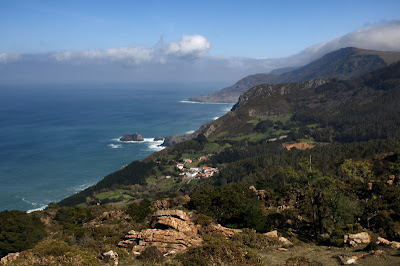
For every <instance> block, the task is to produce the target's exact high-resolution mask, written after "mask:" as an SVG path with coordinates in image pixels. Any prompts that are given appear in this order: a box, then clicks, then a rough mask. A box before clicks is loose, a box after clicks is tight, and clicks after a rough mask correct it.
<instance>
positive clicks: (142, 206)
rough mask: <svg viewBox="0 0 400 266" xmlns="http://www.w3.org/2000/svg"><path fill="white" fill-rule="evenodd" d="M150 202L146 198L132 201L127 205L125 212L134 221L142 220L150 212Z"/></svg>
mask: <svg viewBox="0 0 400 266" xmlns="http://www.w3.org/2000/svg"><path fill="white" fill-rule="evenodd" d="M150 204H151V202H150V201H149V200H148V199H143V200H142V201H141V202H140V203H136V202H133V203H131V204H129V205H128V208H127V210H126V213H128V214H129V215H130V216H131V217H132V218H133V219H134V220H135V221H136V222H138V223H140V222H143V221H144V219H145V218H146V217H147V216H148V215H149V214H150V213H151V210H150Z"/></svg>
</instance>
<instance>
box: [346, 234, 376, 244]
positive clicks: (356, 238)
mask: <svg viewBox="0 0 400 266" xmlns="http://www.w3.org/2000/svg"><path fill="white" fill-rule="evenodd" d="M343 242H344V243H345V244H349V245H351V246H353V247H355V246H358V245H359V244H369V243H370V242H371V236H370V235H369V234H368V233H367V232H361V233H358V234H350V235H345V236H344V241H343Z"/></svg>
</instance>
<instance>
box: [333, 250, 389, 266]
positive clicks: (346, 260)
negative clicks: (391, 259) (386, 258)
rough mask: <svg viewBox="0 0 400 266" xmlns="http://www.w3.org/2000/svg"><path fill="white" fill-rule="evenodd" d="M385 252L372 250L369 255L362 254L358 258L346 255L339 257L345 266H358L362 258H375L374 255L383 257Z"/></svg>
mask: <svg viewBox="0 0 400 266" xmlns="http://www.w3.org/2000/svg"><path fill="white" fill-rule="evenodd" d="M382 254H383V251H382V250H372V251H371V252H369V253H362V254H359V255H356V256H344V255H339V256H338V259H339V261H340V262H341V264H343V265H350V264H356V263H357V260H359V259H361V258H365V257H367V256H373V255H382Z"/></svg>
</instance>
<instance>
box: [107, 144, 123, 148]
mask: <svg viewBox="0 0 400 266" xmlns="http://www.w3.org/2000/svg"><path fill="white" fill-rule="evenodd" d="M107 146H108V147H111V148H112V149H120V148H122V145H120V144H108V145H107Z"/></svg>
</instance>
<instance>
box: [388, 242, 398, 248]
mask: <svg viewBox="0 0 400 266" xmlns="http://www.w3.org/2000/svg"><path fill="white" fill-rule="evenodd" d="M390 246H391V247H392V248H397V249H400V242H396V241H392V242H390Z"/></svg>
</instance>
